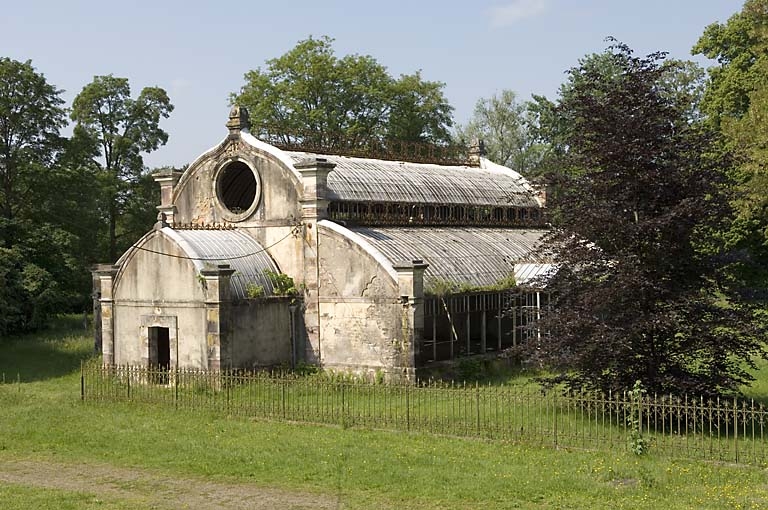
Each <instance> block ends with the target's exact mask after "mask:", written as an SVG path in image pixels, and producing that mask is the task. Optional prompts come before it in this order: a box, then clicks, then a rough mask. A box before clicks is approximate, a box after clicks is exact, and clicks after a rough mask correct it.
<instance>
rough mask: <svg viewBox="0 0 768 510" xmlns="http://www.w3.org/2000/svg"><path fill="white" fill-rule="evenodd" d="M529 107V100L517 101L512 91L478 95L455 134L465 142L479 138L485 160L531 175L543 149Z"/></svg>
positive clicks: (544, 148)
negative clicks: (467, 119)
mask: <svg viewBox="0 0 768 510" xmlns="http://www.w3.org/2000/svg"><path fill="white" fill-rule="evenodd" d="M531 106H532V105H531V103H530V102H528V101H525V102H520V101H518V99H517V95H516V94H515V93H514V92H513V91H511V90H502V91H501V92H500V93H499V94H493V95H492V96H491V97H489V98H481V99H479V100H478V101H477V103H476V104H475V110H474V112H473V113H472V117H471V118H470V120H469V122H468V123H467V124H466V125H465V126H459V128H458V130H457V136H458V138H459V139H461V140H463V141H464V143H471V142H473V141H474V140H482V141H483V142H484V143H485V148H486V151H487V153H488V159H490V160H491V161H493V162H495V163H498V164H500V165H504V166H508V167H510V168H512V169H513V170H515V171H517V172H518V173H520V174H522V175H531V174H532V173H533V172H534V170H535V169H536V166H537V165H538V164H539V162H540V160H541V158H542V155H543V154H544V152H545V150H546V145H545V144H542V143H538V140H537V137H536V136H535V134H534V131H535V129H536V124H535V121H536V119H535V115H534V113H533V112H532V110H531Z"/></svg>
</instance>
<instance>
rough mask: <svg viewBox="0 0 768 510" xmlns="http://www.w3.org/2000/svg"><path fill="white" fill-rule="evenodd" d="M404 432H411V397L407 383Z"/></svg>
mask: <svg viewBox="0 0 768 510" xmlns="http://www.w3.org/2000/svg"><path fill="white" fill-rule="evenodd" d="M405 430H406V431H407V432H410V430H411V397H410V393H409V392H408V383H405Z"/></svg>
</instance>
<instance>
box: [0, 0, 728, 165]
mask: <svg viewBox="0 0 768 510" xmlns="http://www.w3.org/2000/svg"><path fill="white" fill-rule="evenodd" d="M742 5H743V2H742V1H741V0H675V1H669V0H663V1H662V0H647V1H645V2H636V1H629V0H621V1H615V0H583V1H579V2H573V1H571V0H497V1H490V0H481V1H478V2H458V1H452V2H445V1H436V0H425V1H423V2H405V1H402V0H393V1H391V2H375V3H368V2H359V1H351V0H343V1H341V0H340V1H334V0H328V1H327V2H316V1H314V0H313V1H309V0H299V1H294V2H283V3H280V2H243V1H240V0H233V1H231V2H228V3H225V4H221V3H218V4H216V3H213V2H203V1H195V0H188V1H180V0H168V1H163V2H157V1H147V0H136V1H135V2H132V3H131V4H130V7H129V6H128V5H127V4H126V5H123V6H118V5H117V4H104V3H103V2H96V1H94V0H75V1H73V2H54V1H52V0H46V1H42V0H30V1H28V2H11V3H9V4H8V5H5V6H4V7H3V15H2V16H0V48H2V56H6V57H10V58H13V59H16V60H20V61H25V60H27V59H31V60H32V64H33V65H34V66H35V68H36V69H37V70H38V71H39V72H42V73H43V74H45V76H46V79H47V80H48V81H49V82H50V83H51V84H53V85H55V86H56V87H57V88H59V89H64V90H65V94H64V95H63V97H64V99H65V100H66V101H67V103H71V100H72V99H73V98H74V97H75V96H76V95H77V94H78V93H79V92H80V90H81V89H82V87H83V86H84V85H85V84H87V83H89V82H90V81H91V80H92V79H93V76H94V75H107V74H110V73H113V74H114V75H115V76H123V77H126V78H128V79H129V80H130V81H131V83H132V84H133V86H134V87H135V88H136V89H137V90H140V89H141V88H143V87H145V86H159V87H162V88H164V89H166V90H167V91H168V93H169V95H170V99H171V101H172V102H173V104H174V105H175V106H176V110H175V111H174V112H173V114H172V115H171V117H170V118H169V119H167V120H165V121H164V122H163V123H162V126H163V128H164V129H165V130H166V131H167V132H168V133H169V135H170V139H169V142H168V144H167V145H166V146H165V147H163V148H161V149H160V150H158V151H156V152H154V153H152V154H151V155H149V157H147V158H146V161H145V163H146V164H147V165H148V166H149V167H156V166H162V165H176V166H180V165H182V164H184V163H188V162H189V161H190V160H191V159H193V158H194V157H195V156H196V155H198V154H199V153H201V152H203V151H204V150H206V149H207V148H209V147H210V146H211V145H213V144H214V143H215V142H216V141H217V140H219V139H220V138H222V137H223V136H225V134H226V131H225V128H224V126H223V124H224V122H225V121H226V117H227V112H228V111H229V109H228V97H229V94H230V93H232V92H234V91H237V90H239V89H240V87H241V86H242V85H243V83H244V79H243V75H244V74H245V73H246V72H248V71H249V70H252V69H255V68H257V67H259V66H261V67H263V66H264V64H265V61H266V60H268V59H270V58H274V57H277V56H279V55H282V54H284V53H285V52H286V51H288V50H289V49H290V48H292V47H294V46H295V44H296V43H297V42H298V41H299V40H302V39H306V38H307V37H308V36H310V35H313V36H315V37H319V36H322V35H327V36H329V37H332V38H335V40H336V41H335V43H334V48H335V50H336V52H337V54H338V55H346V54H354V53H358V54H361V55H365V54H368V55H371V56H373V57H374V58H375V59H376V60H378V61H379V62H380V63H381V64H383V65H384V66H386V67H387V69H388V71H389V73H390V74H392V75H393V76H399V75H400V74H411V73H414V72H415V71H418V70H421V71H422V76H423V78H424V79H425V80H429V81H440V82H444V83H445V84H446V86H445V94H446V97H447V99H448V100H449V102H450V103H451V104H452V105H453V106H454V107H455V112H454V117H455V120H456V121H457V122H458V123H465V122H467V120H468V119H469V117H470V115H471V113H472V111H473V108H474V106H475V103H476V101H477V100H478V99H480V98H483V97H490V96H491V95H492V94H494V93H498V92H500V91H501V90H503V89H511V90H514V91H515V92H516V93H517V94H518V96H519V97H520V98H521V99H528V98H530V95H531V94H533V93H535V94H544V95H547V96H550V97H553V96H554V95H555V94H556V90H557V88H558V86H559V85H560V84H561V83H562V82H563V81H564V80H565V74H564V73H565V71H566V70H567V69H568V68H570V67H572V66H574V65H576V64H577V61H578V59H579V58H580V57H582V56H584V55H586V54H589V53H592V52H596V51H601V50H602V49H603V48H604V47H605V42H604V39H605V37H607V36H614V37H616V38H617V39H619V40H621V41H623V42H624V43H626V44H628V45H629V46H631V47H632V48H633V49H634V50H635V51H636V52H637V54H645V53H649V52H652V51H656V50H661V51H668V52H670V56H671V57H675V58H681V59H686V58H691V57H690V50H691V48H692V47H693V45H694V44H695V43H696V41H697V40H698V38H699V37H700V36H701V34H702V32H703V30H704V28H705V27H706V26H707V25H709V24H710V23H713V22H716V21H717V22H725V21H726V20H727V19H728V17H730V16H731V15H732V14H734V13H736V12H738V11H740V10H741V7H742ZM697 60H698V61H699V62H704V60H702V59H701V58H698V59H697Z"/></svg>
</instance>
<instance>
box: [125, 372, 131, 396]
mask: <svg viewBox="0 0 768 510" xmlns="http://www.w3.org/2000/svg"><path fill="white" fill-rule="evenodd" d="M125 373H126V377H127V379H128V400H131V369H130V367H129V366H128V365H126V366H125Z"/></svg>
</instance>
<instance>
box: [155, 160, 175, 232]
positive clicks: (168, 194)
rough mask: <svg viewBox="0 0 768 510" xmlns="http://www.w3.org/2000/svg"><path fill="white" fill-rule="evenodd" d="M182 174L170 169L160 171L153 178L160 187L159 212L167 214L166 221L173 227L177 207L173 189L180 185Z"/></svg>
mask: <svg viewBox="0 0 768 510" xmlns="http://www.w3.org/2000/svg"><path fill="white" fill-rule="evenodd" d="M181 175H182V172H180V171H179V170H173V169H170V168H167V169H163V170H160V171H159V172H157V173H156V174H154V175H153V176H152V177H153V179H154V180H155V182H156V183H158V184H159V185H160V205H159V206H157V210H158V211H160V212H161V213H163V214H165V218H166V221H167V222H168V223H169V224H170V225H173V216H174V214H175V213H176V206H175V205H173V189H174V188H175V187H176V184H178V182H179V179H180V178H181Z"/></svg>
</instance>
